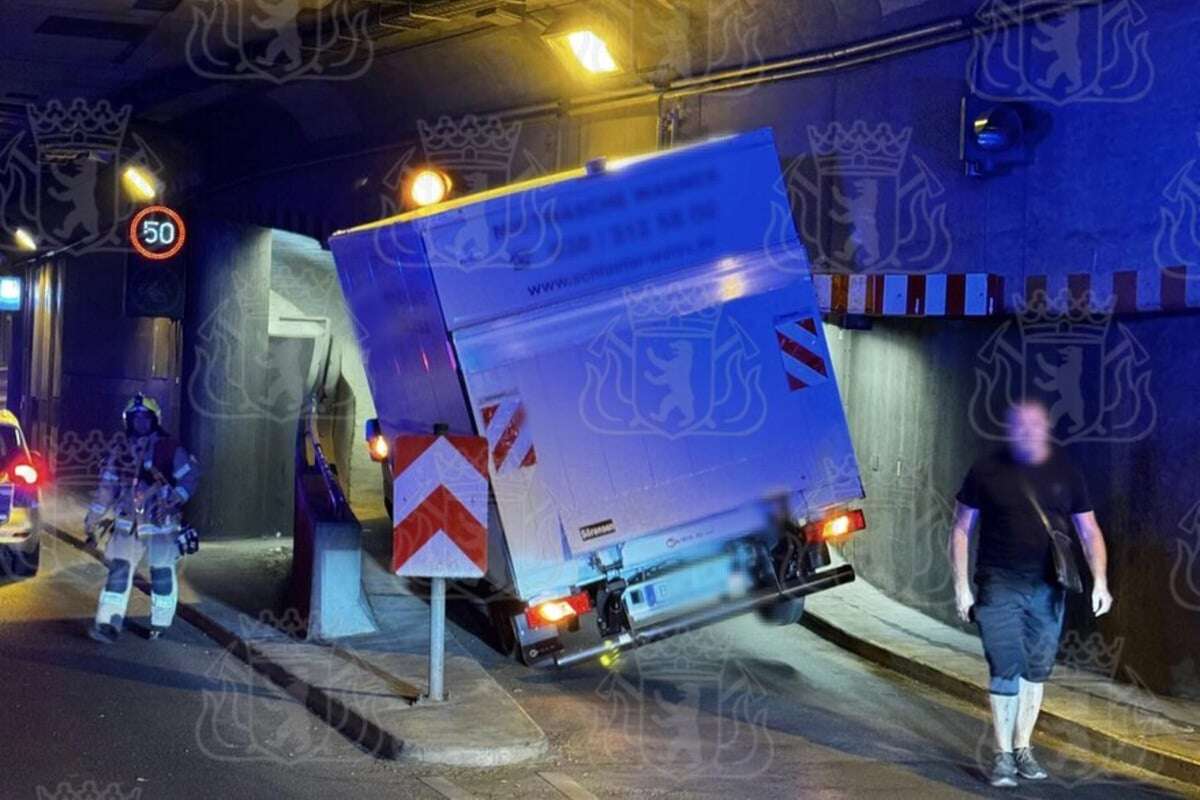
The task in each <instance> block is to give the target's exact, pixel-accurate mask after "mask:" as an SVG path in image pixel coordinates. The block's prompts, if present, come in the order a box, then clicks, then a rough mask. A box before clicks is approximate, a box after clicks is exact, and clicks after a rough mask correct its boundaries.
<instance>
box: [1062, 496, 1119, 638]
mask: <svg viewBox="0 0 1200 800" xmlns="http://www.w3.org/2000/svg"><path fill="white" fill-rule="evenodd" d="M1071 521H1072V522H1074V523H1075V531H1076V532H1077V533H1078V534H1079V543H1080V544H1082V545H1083V555H1084V557H1085V558H1086V559H1087V563H1088V569H1090V570H1091V571H1092V583H1093V586H1092V613H1093V614H1095V615H1096V616H1097V617H1100V616H1103V615H1104V614H1107V613H1108V610H1109V609H1110V608H1112V604H1113V598H1112V594H1110V593H1109V591H1108V548H1107V547H1105V545H1104V533H1103V532H1102V531H1101V530H1100V523H1099V522H1097V521H1096V512H1094V511H1085V512H1083V513H1082V514H1072V515H1071Z"/></svg>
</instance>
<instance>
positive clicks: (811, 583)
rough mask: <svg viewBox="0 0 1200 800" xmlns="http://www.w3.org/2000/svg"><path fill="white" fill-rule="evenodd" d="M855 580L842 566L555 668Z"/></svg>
mask: <svg viewBox="0 0 1200 800" xmlns="http://www.w3.org/2000/svg"><path fill="white" fill-rule="evenodd" d="M853 580H854V567H852V566H851V565H849V564H842V565H839V566H837V567H834V568H833V569H830V570H825V571H823V572H819V573H816V574H814V575H810V576H809V577H807V578H805V579H804V580H801V581H796V582H795V583H792V584H789V585H787V586H785V587H784V588H783V589H782V591H781V590H779V589H777V588H774V587H769V588H766V589H760V590H758V591H756V592H753V593H751V594H748V595H746V596H745V597H741V598H738V599H736V600H733V601H730V602H727V603H721V604H718V605H715V606H713V607H711V608H707V609H704V610H702V611H699V612H696V613H694V614H687V615H685V616H682V617H679V618H677V619H671V620H666V621H664V622H660V623H656V624H653V625H648V626H646V627H645V628H642V629H640V630H635V631H632V632H626V633H622V634H621V635H620V636H616V637H612V638H609V639H606V640H604V641H602V642H600V643H599V644H596V645H593V646H592V647H587V648H584V649H582V650H576V651H574V652H570V653H563V654H561V655H559V656H556V657H555V659H554V665H555V666H557V667H567V666H570V665H572V664H577V663H579V662H580V661H587V660H588V659H592V658H596V657H598V656H600V655H603V654H604V653H608V652H612V651H615V650H627V649H630V648H633V647H641V646H642V645H646V644H650V643H651V642H657V641H659V640H661V639H666V638H669V637H671V636H675V635H677V634H680V633H686V632H687V631H690V630H695V629H696V628H702V627H704V626H705V625H712V624H714V623H717V622H721V621H723V620H726V619H729V618H730V617H736V616H738V615H739V614H745V613H746V612H748V611H752V610H754V609H755V608H757V607H758V606H761V605H766V604H767V603H770V602H773V601H776V600H781V599H787V598H791V597H803V596H805V595H809V594H815V593H816V592H821V591H824V590H826V589H832V588H833V587H835V586H841V585H842V584H844V583H850V582H852V581H853Z"/></svg>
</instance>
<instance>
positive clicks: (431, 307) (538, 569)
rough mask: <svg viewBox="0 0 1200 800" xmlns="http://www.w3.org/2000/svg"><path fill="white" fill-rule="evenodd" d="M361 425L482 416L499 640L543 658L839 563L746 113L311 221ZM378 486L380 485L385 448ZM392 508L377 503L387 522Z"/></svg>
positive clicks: (798, 269) (377, 428)
mask: <svg viewBox="0 0 1200 800" xmlns="http://www.w3.org/2000/svg"><path fill="white" fill-rule="evenodd" d="M331 248H332V250H333V253H334V257H335V260H336V263H337V269H338V273H339V277H340V280H341V283H342V288H343V290H344V294H345V298H346V301H347V303H348V305H349V309H350V312H351V314H352V316H353V318H354V319H355V321H356V323H357V325H358V330H359V336H360V342H361V346H362V353H363V358H364V362H365V364H366V371H367V376H368V379H369V383H370V387H371V394H372V397H373V400H374V403H375V407H376V409H377V413H378V420H377V422H376V421H373V423H372V424H371V425H369V426H368V428H369V429H371V430H372V431H374V432H378V433H379V434H380V435H382V436H384V437H389V438H390V437H395V436H398V435H402V434H428V433H430V432H431V431H432V430H433V428H434V426H435V425H442V426H445V429H446V430H448V431H449V432H450V433H451V434H468V435H476V436H480V437H486V438H487V441H488V446H489V457H488V470H489V478H490V484H491V500H490V510H489V520H488V528H489V534H488V535H489V553H488V572H487V575H486V585H487V586H489V587H492V591H494V592H495V595H494V597H493V598H492V599H493V601H494V602H493V603H492V608H493V609H494V610H495V613H494V614H493V620H494V621H495V623H496V624H497V625H499V626H500V628H501V630H500V633H501V634H502V639H504V640H507V641H508V642H510V643H512V644H513V645H514V646H515V647H516V649H517V651H518V653H519V654H520V656H521V658H522V659H523V660H524V661H525V662H526V663H530V664H558V665H560V666H561V665H566V664H569V663H573V662H575V661H579V660H582V659H586V658H591V657H595V656H599V655H602V654H604V653H606V652H610V651H615V650H620V649H623V648H626V647H631V646H637V645H640V644H644V643H646V642H650V641H654V640H656V639H659V638H662V637H665V636H669V635H671V634H674V633H678V632H681V631H684V630H687V629H689V628H693V627H696V626H699V625H703V624H707V623H709V622H714V621H717V620H719V619H723V618H726V617H729V616H731V615H735V614H740V613H745V612H748V611H751V610H755V609H757V610H759V612H760V613H761V614H763V615H764V616H765V617H767V618H771V619H775V620H776V621H779V622H791V621H795V620H796V619H798V617H799V614H800V613H801V611H802V609H803V597H804V596H805V595H807V594H810V593H812V592H815V591H820V590H823V589H826V588H830V587H833V586H836V585H838V584H840V583H844V582H847V581H851V580H853V578H854V573H853V569H852V567H850V566H849V565H848V564H840V565H837V566H834V565H833V564H832V559H831V557H830V552H829V544H830V542H831V541H834V542H836V541H839V540H841V539H843V538H844V537H846V536H849V535H851V534H853V533H854V532H855V531H857V530H860V529H862V528H863V527H864V524H865V523H864V520H863V517H862V513H861V512H860V511H855V510H853V509H852V504H853V503H855V501H857V500H859V499H861V498H862V496H863V491H862V483H861V480H860V476H859V473H858V468H857V464H856V462H855V458H854V451H853V448H852V445H851V441H850V434H849V430H848V428H847V425H846V420H845V416H844V414H843V410H842V406H841V401H840V398H839V396H838V388H837V384H836V381H835V377H834V373H833V370H832V365H831V362H830V354H829V349H828V347H827V345H826V341H825V337H824V332H823V328H822V323H821V316H820V311H819V308H818V303H817V298H816V296H815V294H814V290H813V282H812V277H811V275H810V272H809V269H808V263H809V262H808V260H807V257H806V255H805V249H804V246H803V245H802V244H801V242H800V241H799V239H798V238H797V236H796V232H795V227H794V224H793V221H792V217H791V213H790V211H789V209H788V205H787V198H786V195H785V194H784V192H783V189H782V180H781V174H780V169H779V160H778V155H777V154H776V151H775V146H774V141H773V138H772V136H771V133H770V131H769V130H760V131H754V132H750V133H746V134H741V135H736V136H728V137H724V138H720V139H714V140H711V141H707V142H702V143H698V144H692V145H688V146H684V147H679V148H676V149H671V150H667V151H662V152H657V153H653V154H650V155H646V156H642V157H636V158H629V159H623V160H615V161H609V162H605V161H600V160H597V161H594V162H591V163H589V165H588V166H587V167H585V168H580V169H577V170H573V171H569V172H565V173H560V174H556V175H552V176H548V177H544V178H537V179H534V180H531V181H526V182H524V183H520V184H516V185H513V186H509V187H504V188H501V189H496V190H491V191H486V192H482V193H479V194H477V195H474V196H467V197H463V198H459V199H455V200H450V201H448V202H445V203H442V204H440V205H435V206H432V207H427V208H422V209H418V210H416V211H412V212H409V213H405V214H402V215H400V216H397V217H394V218H391V219H387V220H383V221H381V222H377V223H373V224H369V225H364V226H362V227H359V228H355V229H352V230H348V231H344V232H341V233H339V234H337V235H335V236H334V237H333V238H332V240H331ZM383 469H384V477H385V491H390V486H389V485H388V484H389V483H390V471H389V465H388V464H387V463H386V460H385V463H384V467H383ZM397 522H399V520H397Z"/></svg>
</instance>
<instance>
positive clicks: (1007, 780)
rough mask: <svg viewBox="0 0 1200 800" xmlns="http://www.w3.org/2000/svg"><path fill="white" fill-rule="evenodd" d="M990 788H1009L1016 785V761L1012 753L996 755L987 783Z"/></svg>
mask: <svg viewBox="0 0 1200 800" xmlns="http://www.w3.org/2000/svg"><path fill="white" fill-rule="evenodd" d="M989 782H990V783H991V784H992V786H1004V787H1011V786H1016V785H1017V760H1016V758H1014V757H1013V754H1012V753H996V761H995V763H994V764H992V775H991V779H990V781H989Z"/></svg>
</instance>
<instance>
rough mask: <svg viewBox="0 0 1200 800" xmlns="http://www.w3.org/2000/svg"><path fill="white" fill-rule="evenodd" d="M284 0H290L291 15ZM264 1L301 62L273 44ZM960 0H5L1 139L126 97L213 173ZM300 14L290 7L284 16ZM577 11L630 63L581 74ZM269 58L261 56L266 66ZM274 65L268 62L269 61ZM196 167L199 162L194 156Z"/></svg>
mask: <svg viewBox="0 0 1200 800" xmlns="http://www.w3.org/2000/svg"><path fill="white" fill-rule="evenodd" d="M289 3H296V4H298V5H297V6H296V7H295V8H294V9H293V10H292V11H288V10H287V7H288V4H289ZM273 6H277V7H278V8H280V9H283V12H282V13H284V15H285V16H287V15H288V14H292V18H294V19H295V20H296V21H297V30H298V32H299V36H300V50H299V53H300V55H299V61H297V62H296V65H297V66H296V68H295V69H292V68H291V66H290V65H289V61H288V58H289V54H288V53H287V52H286V51H285V50H284V49H277V50H276V51H274V52H273V53H272V52H271V51H269V50H268V48H270V47H271V42H272V41H273V40H274V39H276V38H277V37H276V35H275V34H274V33H272V32H270V31H266V30H265V29H264V27H263V25H262V24H260V23H264V21H265V20H267V16H266V15H267V14H268V12H269V11H270V10H271V8H272V7H273ZM976 6H977V3H973V2H964V0H588V2H562V1H561V0H528V2H509V1H507V0H413V1H412V2H405V1H404V0H387V2H379V1H377V0H247V2H239V0H88V2H82V0H48V1H47V0H38V2H36V3H35V2H27V1H23V0H15V1H14V0H6V2H5V3H3V4H2V5H0V76H2V77H0V139H7V138H9V136H10V135H12V133H13V132H14V131H17V130H20V129H22V127H23V126H25V125H26V124H27V107H28V106H29V105H30V104H34V105H39V104H44V103H46V102H48V101H49V100H51V99H59V100H61V101H69V100H71V99H73V98H76V97H84V98H88V99H91V100H98V99H100V98H105V99H108V100H109V101H110V102H112V103H113V104H114V105H117V104H120V105H125V104H128V105H130V106H131V107H132V110H133V120H134V124H141V125H143V126H146V127H148V128H151V129H157V130H160V131H162V132H163V133H165V134H167V135H170V136H172V137H173V138H174V139H175V140H177V141H178V142H179V143H181V144H182V146H183V147H184V148H185V149H186V150H187V151H189V152H190V153H191V158H192V159H193V160H194V162H195V163H194V164H193V165H192V166H193V167H194V168H195V169H197V171H198V172H199V171H202V172H203V173H205V174H206V177H208V178H211V179H214V180H216V181H218V182H219V181H221V180H222V179H227V178H230V177H236V176H239V175H242V174H246V173H247V172H250V171H267V170H270V169H275V168H279V167H283V166H286V165H288V164H295V163H298V162H303V161H305V160H307V159H312V158H319V157H323V156H327V155H330V154H337V153H340V152H346V151H352V150H355V149H363V148H369V147H373V146H381V145H386V144H388V143H396V142H398V141H403V140H404V139H405V138H407V137H411V136H412V134H413V132H414V130H415V127H416V122H417V120H420V119H426V120H429V119H436V118H437V117H438V116H440V115H442V114H450V115H460V114H465V113H472V112H474V113H487V112H491V111H497V110H501V109H507V108H513V107H518V106H523V105H526V104H534V103H546V102H554V101H560V100H564V99H568V98H572V97H575V96H579V95H582V94H587V93H592V92H595V91H596V90H601V89H611V88H620V87H622V86H628V85H630V84H631V83H632V84H639V85H646V84H653V83H655V82H659V81H662V80H664V79H669V78H672V77H678V76H679V75H689V74H697V73H705V72H710V71H713V70H716V69H719V68H721V67H725V66H743V65H747V64H754V63H761V62H762V61H766V60H770V59H773V58H778V57H781V56H784V55H788V54H792V53H796V52H803V51H807V50H814V49H821V48H827V47H831V46H834V45H837V44H841V43H845V42H850V41H854V40H857V39H862V38H867V37H871V36H876V35H880V34H883V33H887V32H890V31H895V30H899V29H903V28H907V27H911V26H915V25H920V24H923V23H927V22H930V21H933V20H938V19H942V18H946V17H949V16H954V15H964V14H969V13H972V11H973V9H974V8H975V7H976ZM293 11H294V12H295V13H293ZM580 12H582V13H586V14H589V15H591V18H598V19H602V20H603V22H604V24H605V25H608V26H609V28H610V29H611V30H613V31H617V32H618V34H619V37H620V40H621V41H622V43H624V45H627V46H628V47H629V48H630V49H631V51H632V53H633V58H634V60H635V63H636V64H637V69H636V74H635V75H633V76H625V77H621V78H614V79H608V80H607V81H606V82H603V83H595V82H590V81H584V80H581V79H580V78H579V77H578V76H577V75H575V74H573V73H572V72H570V71H569V70H567V69H565V68H564V66H563V65H562V64H561V63H559V62H558V61H557V60H556V59H555V57H554V56H553V54H552V53H551V52H550V50H549V48H548V47H547V46H546V44H545V43H544V42H543V41H542V38H541V36H540V34H541V32H542V30H543V29H544V28H545V26H546V25H548V24H550V23H552V22H554V21H555V20H556V19H557V18H559V17H560V16H565V15H569V14H573V13H580ZM268 56H273V58H274V62H273V63H272V65H271V66H270V67H264V66H262V65H261V64H260V62H261V61H262V60H263V59H266V58H267V57H268ZM272 68H274V72H272ZM197 164H198V165H203V167H197V166H196V165H197Z"/></svg>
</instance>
